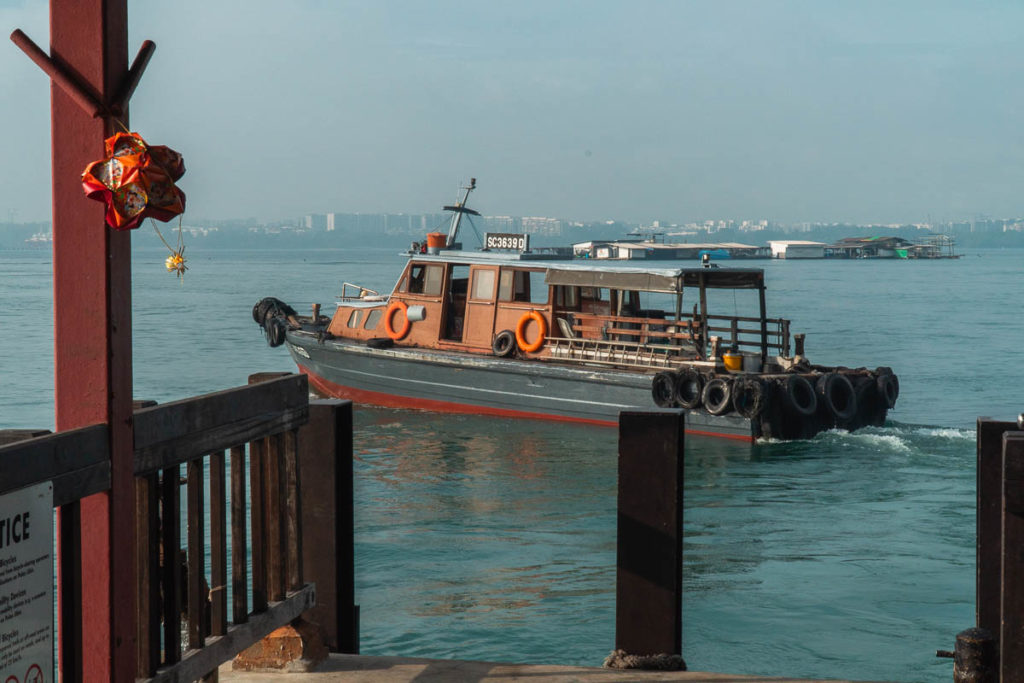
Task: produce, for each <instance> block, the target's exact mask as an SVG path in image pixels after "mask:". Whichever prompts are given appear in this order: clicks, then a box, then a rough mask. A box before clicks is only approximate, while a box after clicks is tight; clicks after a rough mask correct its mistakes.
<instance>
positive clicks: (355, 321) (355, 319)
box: [348, 309, 363, 327]
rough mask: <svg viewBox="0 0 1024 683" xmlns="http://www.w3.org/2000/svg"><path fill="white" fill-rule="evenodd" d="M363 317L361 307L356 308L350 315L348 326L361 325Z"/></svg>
mask: <svg viewBox="0 0 1024 683" xmlns="http://www.w3.org/2000/svg"><path fill="white" fill-rule="evenodd" d="M362 319H363V312H362V311H360V310H359V309H356V310H354V311H352V313H351V314H350V315H349V316H348V326H349V327H359V323H360V322H361V321H362Z"/></svg>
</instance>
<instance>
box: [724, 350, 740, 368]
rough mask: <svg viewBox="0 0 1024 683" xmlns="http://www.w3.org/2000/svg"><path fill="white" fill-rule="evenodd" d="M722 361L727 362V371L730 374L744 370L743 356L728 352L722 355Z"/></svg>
mask: <svg viewBox="0 0 1024 683" xmlns="http://www.w3.org/2000/svg"><path fill="white" fill-rule="evenodd" d="M722 360H723V361H724V362H725V369H726V370H728V371H729V372H739V371H740V370H742V369H743V356H741V355H740V354H738V353H733V352H732V351H726V352H725V353H724V354H722Z"/></svg>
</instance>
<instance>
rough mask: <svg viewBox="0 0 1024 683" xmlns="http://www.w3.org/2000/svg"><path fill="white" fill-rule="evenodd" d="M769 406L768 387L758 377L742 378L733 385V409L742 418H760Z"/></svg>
mask: <svg viewBox="0 0 1024 683" xmlns="http://www.w3.org/2000/svg"><path fill="white" fill-rule="evenodd" d="M767 405H768V387H766V386H765V384H764V382H762V381H761V380H759V379H757V378H756V377H742V378H740V379H738V380H736V381H735V382H733V385H732V407H733V410H735V411H736V412H737V414H739V415H740V416H741V417H745V418H748V419H754V418H755V417H760V416H761V413H763V412H764V409H765V407H766V406H767Z"/></svg>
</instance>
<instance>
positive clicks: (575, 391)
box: [286, 330, 760, 442]
mask: <svg viewBox="0 0 1024 683" xmlns="http://www.w3.org/2000/svg"><path fill="white" fill-rule="evenodd" d="M286 346H287V348H288V351H289V353H291V355H292V358H293V359H294V360H295V362H296V364H297V365H298V366H299V369H300V370H301V371H302V372H303V373H305V374H307V375H308V376H309V378H310V384H311V385H312V386H313V387H314V388H315V389H316V390H317V391H318V392H319V393H321V394H324V395H326V396H332V397H337V398H347V399H351V400H353V401H355V402H357V403H365V404H369V405H377V406H385V407H393V408H416V409H423V410H431V411H437V412H450V413H468V414H477V415H492V416H504V417H520V418H533V419H545V420H557V421H569V422H582V423H590V424H604V425H617V424H618V419H619V413H620V412H621V411H623V410H651V409H655V408H656V406H655V405H654V401H653V399H652V397H651V375H649V374H645V373H637V372H626V371H620V370H608V369H606V368H588V367H569V366H563V365H559V364H556V363H547V362H529V363H528V362H523V361H517V360H509V359H503V358H497V357H492V356H482V355H468V354H457V353H448V352H444V351H435V350H425V349H417V348H409V347H391V348H385V349H377V348H372V347H369V346H366V345H364V344H361V343H357V342H352V341H348V340H343V339H329V340H324V341H318V340H317V338H316V336H315V335H314V334H311V333H309V332H305V331H295V330H292V331H289V332H288V334H287V343H286ZM686 430H687V432H688V433H691V434H704V435H709V436H718V437H726V438H730V439H737V440H741V441H748V442H749V441H753V440H754V439H756V438H757V437H758V436H759V435H760V429H759V424H758V423H757V422H756V421H754V420H750V419H748V418H744V417H740V416H738V415H723V416H715V415H710V414H707V413H704V412H702V411H693V412H688V413H687V417H686Z"/></svg>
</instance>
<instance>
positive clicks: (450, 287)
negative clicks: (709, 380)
mask: <svg viewBox="0 0 1024 683" xmlns="http://www.w3.org/2000/svg"><path fill="white" fill-rule="evenodd" d="M349 286H350V285H346V287H349ZM715 290H734V291H735V290H753V291H755V292H756V296H757V302H756V304H755V305H756V315H750V316H746V317H743V316H739V315H731V316H730V315H717V314H713V313H712V312H711V311H710V310H709V293H713V292H714V291H715ZM720 298H721V297H720ZM727 299H728V300H729V302H730V304H731V303H732V302H733V301H734V297H733V296H732V295H730V296H729V297H727ZM328 331H329V332H330V333H331V334H332V335H334V336H335V337H347V338H351V339H357V340H370V339H375V338H382V337H385V336H386V337H388V338H390V339H391V340H392V342H393V343H394V344H396V345H402V346H416V347H421V348H434V349H441V350H452V351H468V352H475V353H481V354H488V355H499V356H508V355H512V354H513V353H518V354H519V355H520V356H525V357H530V358H538V359H545V358H546V359H551V360H557V359H565V360H582V361H587V362H594V363H607V364H611V365H617V366H637V365H638V366H649V367H667V366H675V365H678V364H679V363H680V362H686V361H689V362H691V363H697V364H708V365H711V364H716V363H718V362H720V360H719V359H720V356H721V354H722V352H724V351H726V350H729V349H732V350H734V351H738V352H741V353H743V355H745V356H749V357H751V358H756V359H757V361H758V362H759V363H760V364H763V363H765V362H766V361H767V360H768V358H769V357H771V356H774V355H776V354H778V355H783V356H788V355H789V322H788V321H786V320H781V319H768V318H767V317H766V314H765V286H764V272H763V271H762V270H761V269H753V268H750V269H739V268H737V269H731V268H677V269H663V268H635V267H634V268H618V267H612V266H607V265H603V264H602V265H593V264H586V265H582V264H574V263H558V264H555V263H544V264H541V263H537V262H530V261H523V260H519V259H516V258H509V257H507V256H506V255H502V254H486V253H476V252H461V251H441V252H440V253H438V254H413V255H411V257H410V260H409V262H408V263H407V264H406V266H405V269H404V271H403V272H402V275H401V277H400V279H399V281H398V283H397V285H396V286H395V289H394V291H393V292H392V293H391V295H390V296H388V297H383V296H381V295H379V294H378V293H377V292H371V291H369V290H364V289H361V288H360V289H358V290H357V291H356V292H354V293H353V294H352V295H349V294H348V293H347V291H343V296H342V299H341V301H340V302H339V304H338V309H337V312H336V313H335V315H334V318H333V320H332V321H331V323H330V326H329V328H328Z"/></svg>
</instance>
